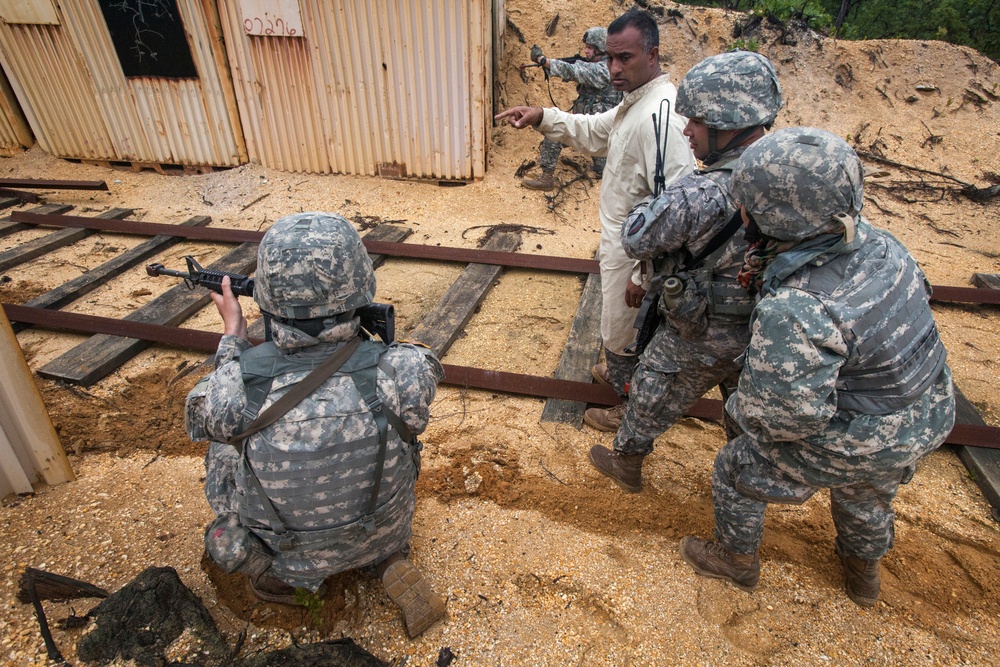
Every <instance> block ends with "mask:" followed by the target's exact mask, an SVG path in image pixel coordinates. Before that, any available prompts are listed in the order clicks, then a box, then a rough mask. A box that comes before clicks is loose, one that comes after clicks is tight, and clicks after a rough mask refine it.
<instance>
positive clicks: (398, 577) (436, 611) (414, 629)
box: [382, 556, 445, 639]
mask: <svg viewBox="0 0 1000 667" xmlns="http://www.w3.org/2000/svg"><path fill="white" fill-rule="evenodd" d="M388 560H390V563H389V565H388V566H387V567H386V568H385V570H384V571H383V572H382V585H383V586H384V587H385V592H386V593H388V594H389V598H390V599H392V601H393V602H395V603H396V606H397V607H399V610H400V611H402V612H403V622H404V623H405V624H406V632H407V634H408V635H410V639H413V638H414V637H417V636H418V635H420V634H421V633H423V631H424V630H426V629H427V628H429V627H431V626H432V625H434V624H435V623H437V622H438V620H440V619H441V618H442V617H443V616H444V609H445V601H444V599H442V598H441V596H440V595H438V594H437V593H435V592H434V590H433V589H432V588H431V585H430V583H429V582H428V581H427V579H426V578H424V575H423V574H421V573H420V570H418V569H417V567H416V566H415V565H414V564H413V563H411V562H410V561H408V560H406V558H403V557H402V556H392V557H390V559H388Z"/></svg>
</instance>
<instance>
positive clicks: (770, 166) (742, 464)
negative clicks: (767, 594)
mask: <svg viewBox="0 0 1000 667" xmlns="http://www.w3.org/2000/svg"><path fill="white" fill-rule="evenodd" d="M862 177H863V167H862V164H861V160H860V159H858V156H857V154H856V153H855V152H854V151H853V150H852V149H851V147H850V146H848V145H847V143H846V142H844V141H843V140H842V139H839V138H838V137H836V136H834V135H832V134H830V133H828V132H825V131H823V130H817V129H812V128H788V129H784V130H780V131H777V132H775V133H774V134H772V135H770V136H769V137H766V138H764V139H761V140H760V141H758V142H757V143H755V144H754V145H753V146H751V147H750V148H748V149H747V150H746V151H745V152H744V153H743V156H742V157H741V158H740V162H739V164H738V165H737V167H736V170H735V171H734V172H733V177H732V180H733V183H732V193H733V197H734V198H735V199H736V201H737V202H739V203H740V204H742V207H743V211H744V215H745V218H746V220H747V223H748V229H747V236H748V239H749V240H750V248H749V250H748V251H747V256H746V260H747V261H746V265H745V267H744V269H743V271H742V272H741V275H740V279H741V282H743V283H745V284H747V285H748V286H750V287H751V288H752V289H753V290H755V291H758V292H759V296H760V300H759V302H758V304H757V306H756V308H755V309H754V313H753V319H752V338H751V341H750V346H749V348H748V350H747V354H746V361H745V365H744V368H743V374H742V375H741V376H740V381H739V389H738V391H737V393H736V394H734V395H733V396H731V397H730V398H729V401H728V402H727V404H726V409H727V410H728V411H729V413H730V414H731V416H732V417H733V418H734V419H735V420H736V421H737V422H738V424H739V425H740V427H741V428H742V429H743V431H744V433H743V434H742V435H740V436H738V437H737V438H735V439H733V440H731V441H730V442H729V443H728V444H727V445H726V446H725V447H723V448H722V450H720V451H719V454H718V455H717V457H716V459H715V470H714V473H713V476H712V496H713V500H714V504H715V538H716V540H717V541H716V542H707V541H704V540H700V539H697V538H694V537H685V538H684V539H683V540H681V543H680V553H681V556H682V558H683V559H684V560H685V561H687V563H689V564H690V565H691V566H692V567H693V568H694V570H695V571H696V572H698V573H699V574H702V575H705V576H709V577H715V578H720V579H725V580H728V581H730V582H732V583H733V584H735V585H736V586H738V587H739V588H742V589H744V590H748V591H752V590H754V588H756V586H757V581H758V578H759V575H760V563H759V560H758V557H757V549H758V546H759V545H760V541H761V537H762V535H763V530H764V512H765V509H766V508H767V505H768V503H785V504H792V505H798V504H801V503H803V502H805V501H806V500H807V499H808V498H810V497H811V496H812V495H813V494H814V493H815V492H816V491H817V490H819V489H822V488H828V489H830V509H831V512H832V514H833V522H834V526H835V528H836V531H837V537H836V542H835V548H836V553H837V554H838V556H839V558H840V560H841V563H842V565H843V567H844V572H845V579H846V589H847V594H848V596H849V597H850V598H851V600H853V601H854V602H855V603H856V604H858V605H861V606H864V607H870V606H873V605H874V604H875V603H876V601H877V599H878V594H879V588H880V578H879V561H880V559H881V558H882V556H884V555H885V553H886V552H887V551H888V550H889V549H890V548H891V547H892V543H893V520H894V515H893V510H892V501H893V499H894V498H895V496H896V492H897V490H898V488H899V485H900V484H905V483H907V482H908V481H909V480H910V478H911V477H912V476H913V473H914V469H915V466H916V463H917V461H918V460H919V459H920V458H921V457H922V456H924V455H926V454H927V453H929V452H931V451H933V450H934V449H936V448H937V447H938V446H939V445H940V444H941V443H942V442H943V441H944V439H945V437H946V436H947V435H948V433H949V432H950V430H951V428H952V425H953V424H954V420H955V399H954V394H953V388H952V383H951V372H950V370H949V369H948V366H947V364H946V363H945V350H944V346H943V345H942V343H941V340H940V338H939V337H938V332H937V327H936V326H935V324H934V317H933V314H932V313H931V310H930V307H929V305H928V299H929V296H930V285H929V284H928V283H927V280H926V278H925V277H924V274H923V272H922V271H921V270H920V268H919V267H918V266H917V264H916V262H915V261H914V260H913V258H912V257H911V256H910V254H909V253H908V252H907V251H906V248H904V247H903V245H902V244H901V243H899V241H897V240H896V239H895V237H893V236H892V235H891V234H889V233H888V232H887V231H884V230H881V229H877V228H874V227H872V226H871V224H870V223H869V222H868V221H867V220H866V219H865V218H863V217H862V216H861V207H862V203H863V198H862V194H863V183H862Z"/></svg>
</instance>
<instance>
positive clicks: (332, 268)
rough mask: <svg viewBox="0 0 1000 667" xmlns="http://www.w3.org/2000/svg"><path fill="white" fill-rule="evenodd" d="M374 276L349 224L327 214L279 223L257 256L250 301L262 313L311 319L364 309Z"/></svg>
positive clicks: (371, 296)
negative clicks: (252, 296)
mask: <svg viewBox="0 0 1000 667" xmlns="http://www.w3.org/2000/svg"><path fill="white" fill-rule="evenodd" d="M374 298H375V271H374V270H373V269H372V263H371V259H369V257H368V253H367V252H366V251H365V247H364V244H363V243H362V242H361V237H360V236H358V233H357V231H355V229H354V227H353V226H351V223H350V222H348V221H347V220H345V219H344V218H343V217H341V216H339V215H334V214H331V213H296V214H294V215H287V216H285V217H283V218H279V219H278V220H277V221H275V223H274V224H273V225H272V226H271V228H270V229H268V230H267V233H266V234H264V239H263V240H262V241H261V244H260V248H259V249H258V252H257V271H256V273H255V274H254V300H255V301H256V302H257V305H258V306H260V309H261V310H262V311H264V312H265V313H269V314H271V315H274V316H275V317H281V318H286V319H300V320H306V319H313V318H317V317H326V316H328V315H336V314H338V313H343V312H346V311H348V310H352V309H354V308H359V307H361V306H366V305H368V304H370V303H371V302H372V300H373V299H374Z"/></svg>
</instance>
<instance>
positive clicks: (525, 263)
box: [10, 211, 600, 273]
mask: <svg viewBox="0 0 1000 667" xmlns="http://www.w3.org/2000/svg"><path fill="white" fill-rule="evenodd" d="M10 219H11V221H12V222H21V223H27V224H31V225H47V226H50V227H76V228H81V229H94V230H98V231H103V232H114V233H117V234H139V235H142V236H158V235H161V234H162V235H166V236H175V237H177V238H185V239H194V240H199V241H218V242H221V243H246V242H250V243H260V240H261V239H262V238H263V237H264V232H256V231H249V230H243V229H225V228H220V227H180V226H178V225H170V224H163V223H158V222H138V221H135V220H102V219H97V218H87V217H83V216H77V215H52V214H46V213H28V212H26V211H14V212H13V213H11V216H10ZM362 241H364V244H365V247H366V248H367V249H368V252H370V253H372V254H375V255H387V256H390V257H409V258H413V259H430V260H437V261H441V262H462V263H466V264H493V265H497V266H507V267H512V268H523V269H536V270H539V271H561V272H565V273H597V272H599V271H600V268H599V266H598V263H597V262H596V261H595V260H592V259H576V258H573V257H557V256H554V255H527V254H522V253H512V252H496V251H493V250H478V249H476V248H454V247H449V246H428V245H420V244H416V243H392V242H388V241H372V240H366V239H362Z"/></svg>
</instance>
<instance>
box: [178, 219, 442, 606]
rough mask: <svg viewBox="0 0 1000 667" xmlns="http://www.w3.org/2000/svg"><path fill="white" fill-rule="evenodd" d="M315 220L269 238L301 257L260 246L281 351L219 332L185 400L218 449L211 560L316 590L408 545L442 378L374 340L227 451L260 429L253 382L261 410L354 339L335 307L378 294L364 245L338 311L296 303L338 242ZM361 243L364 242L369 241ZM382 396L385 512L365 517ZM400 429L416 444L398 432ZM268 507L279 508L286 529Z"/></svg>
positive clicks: (260, 278)
mask: <svg viewBox="0 0 1000 667" xmlns="http://www.w3.org/2000/svg"><path fill="white" fill-rule="evenodd" d="M317 215H325V214H313V213H304V214H299V215H293V216H287V217H286V218H282V219H281V220H279V221H277V222H276V223H275V224H274V226H272V229H271V230H269V233H271V231H282V230H283V231H284V232H286V233H291V234H293V235H294V236H295V237H296V238H299V239H301V243H300V244H299V247H298V248H295V249H293V251H291V252H290V251H289V250H288V248H282V249H280V252H278V253H276V254H275V255H274V256H267V254H266V248H265V246H266V241H267V239H266V238H265V241H264V242H262V244H261V250H260V254H259V258H258V271H257V280H256V294H255V298H256V300H257V301H258V303H259V304H260V306H261V310H262V311H265V312H268V313H270V314H271V315H273V316H275V317H277V318H286V319H285V323H282V322H279V321H272V323H271V330H272V336H273V344H271V343H264V344H263V345H261V346H259V347H258V348H253V350H252V351H251V346H250V344H249V343H248V342H247V341H246V340H244V339H242V338H238V337H236V336H223V338H222V341H221V342H220V343H219V350H218V352H217V354H216V370H215V372H214V373H212V374H211V375H210V376H208V377H207V378H205V379H203V380H202V381H201V382H199V384H198V385H197V386H196V387H195V389H194V390H192V392H191V394H190V395H189V396H188V400H187V405H186V427H187V432H188V435H189V436H190V437H191V438H192V440H206V439H207V440H211V441H212V442H211V445H210V447H209V451H208V455H207V457H206V461H205V465H206V480H205V495H206V497H207V499H208V502H209V505H210V506H211V507H212V509H213V511H215V512H216V514H217V515H218V518H217V519H216V520H215V521H214V522H212V523H211V524H209V526H208V528H207V529H206V531H205V545H206V549H207V551H208V553H209V555H210V556H211V557H212V559H213V560H214V561H215V562H216V563H218V564H219V565H220V566H221V567H222V568H223V569H225V570H226V571H228V572H234V571H240V572H244V573H246V574H248V575H249V576H251V577H252V576H255V575H258V574H260V573H262V572H264V571H267V573H268V575H270V576H274V577H276V578H278V579H280V580H282V581H284V582H285V583H287V584H290V585H291V586H294V587H297V588H298V587H301V588H306V589H309V590H312V591H315V590H317V589H318V588H319V586H320V585H321V584H322V582H323V580H324V579H326V578H327V577H328V576H330V575H333V574H336V573H339V572H342V571H345V570H349V569H354V568H359V567H364V566H367V565H373V564H376V563H378V562H380V561H382V560H383V559H385V558H386V557H387V556H389V555H391V554H394V553H396V552H399V551H401V550H404V549H405V548H406V546H407V543H408V541H409V538H410V525H411V522H412V518H413V511H414V483H415V481H416V477H417V473H418V470H419V449H420V443H419V442H418V441H417V440H416V435H417V434H419V433H421V432H423V430H424V429H425V428H426V426H427V423H428V419H429V412H430V404H431V402H432V400H433V398H434V394H435V389H436V386H437V383H438V381H440V379H441V378H442V377H443V375H444V373H443V370H442V368H441V365H440V363H439V362H438V361H437V359H436V358H435V357H434V355H433V354H431V353H430V352H429V351H427V350H423V349H420V348H417V347H414V346H412V345H407V344H400V343H394V344H392V345H390V346H385V345H383V344H382V343H379V342H375V341H365V342H362V343H361V346H360V347H359V348H358V350H357V351H355V353H354V354H353V355H352V356H351V357H350V359H348V361H347V362H346V363H345V364H344V365H343V366H342V367H341V368H340V370H338V371H337V372H335V373H334V374H333V375H332V376H331V377H329V378H328V379H327V380H326V381H325V382H323V384H321V385H320V386H319V387H318V388H317V389H316V390H315V391H313V392H312V393H311V394H310V395H309V396H308V397H307V398H305V399H304V400H302V401H301V402H300V403H298V404H297V405H296V406H294V407H293V408H292V409H291V410H290V411H288V412H287V413H286V414H285V415H284V416H282V417H280V418H279V419H278V420H277V421H276V422H275V423H273V424H271V425H270V426H268V427H266V428H264V429H263V430H261V431H259V432H258V433H256V434H254V435H251V436H250V437H249V438H248V439H246V440H244V441H243V454H242V455H241V454H240V453H238V451H237V449H235V448H234V447H233V446H232V445H230V444H227V441H228V440H229V439H230V438H231V437H233V436H234V435H236V434H238V433H240V432H241V431H242V430H244V429H245V428H246V426H247V425H248V423H249V421H252V415H250V416H247V415H245V414H244V410H245V409H246V408H247V406H248V403H250V402H251V401H250V400H249V399H248V395H253V390H252V389H250V387H253V386H255V385H254V383H253V382H254V380H257V381H258V382H259V381H260V378H262V377H263V378H264V379H265V381H266V380H270V379H271V378H272V377H273V380H272V381H271V384H270V387H269V389H267V394H266V398H265V399H264V401H263V404H262V405H261V406H260V410H259V411H260V412H262V411H263V410H265V409H266V408H267V407H268V406H269V405H271V404H272V403H273V402H274V401H275V400H277V399H278V398H280V397H281V396H282V395H284V394H285V393H286V392H287V391H289V389H290V388H291V387H292V386H293V385H294V384H295V383H297V382H298V381H300V380H302V379H303V378H304V377H305V376H306V375H308V373H309V372H310V371H311V370H313V369H314V368H315V367H316V366H317V365H319V364H320V363H322V361H324V360H326V359H327V358H329V357H330V356H331V355H332V354H333V353H334V352H335V351H337V350H338V349H340V348H341V347H343V346H344V345H345V344H347V342H348V341H351V340H352V339H354V338H355V337H356V336H357V334H358V330H359V320H358V318H356V317H346V316H342V317H338V316H337V314H336V313H337V312H343V311H348V312H350V313H352V312H353V309H354V308H356V307H358V306H360V305H364V304H367V303H370V302H371V300H372V297H373V296H374V292H375V282H374V273H373V271H372V269H371V263H370V260H368V257H367V254H365V253H364V248H363V247H360V248H357V247H356V248H344V249H338V251H337V252H335V254H336V255H338V256H340V257H343V254H344V253H347V254H350V253H354V254H355V255H356V256H363V261H361V262H360V263H359V264H358V265H356V266H355V267H354V268H355V270H354V272H353V273H352V274H349V275H348V276H347V278H346V279H345V282H344V283H343V285H342V287H343V289H342V290H341V292H340V293H339V294H335V295H334V297H333V298H334V299H339V301H338V304H339V308H334V309H333V310H334V312H329V309H327V310H324V309H322V308H320V309H317V308H315V307H311V306H295V305H294V304H295V303H296V299H297V298H298V297H299V296H301V295H302V294H307V293H309V292H310V291H315V289H316V282H317V281H318V280H319V279H318V278H316V274H317V273H319V269H317V268H316V267H315V265H316V262H315V257H314V255H316V254H317V253H318V254H323V252H324V251H323V250H322V249H323V248H324V247H325V248H326V252H327V254H328V251H329V247H330V244H331V243H338V242H341V240H342V239H339V238H333V239H331V238H325V237H324V235H323V234H322V233H317V231H316V230H315V229H314V228H312V227H311V222H312V219H313V217H314V216H317ZM343 222H344V224H346V225H348V226H349V223H347V222H346V221H343ZM353 236H354V238H355V239H357V241H356V243H357V245H358V246H360V238H357V234H356V233H355V234H354V235H353ZM351 242H353V241H351ZM341 250H342V251H341ZM365 263H367V265H366V266H365V265H364V264H365ZM300 264H301V266H300ZM268 265H270V266H272V267H274V266H275V265H277V266H279V267H285V271H286V272H287V273H284V274H281V284H280V285H279V284H277V282H278V281H277V280H275V274H274V272H273V271H271V272H270V273H269V274H268V273H264V274H262V270H261V268H262V267H264V266H268ZM326 268H327V269H329V270H330V271H331V272H338V271H339V272H344V271H348V272H349V271H350V270H351V264H350V262H346V261H341V262H338V265H337V266H328V267H326ZM297 278H301V280H297ZM269 281H273V283H272V282H269ZM299 283H301V284H299ZM271 299H277V300H278V302H277V303H275V302H274V301H272V300H271ZM281 304H290V305H287V306H282V305H281ZM327 316H329V317H330V319H329V320H328V321H324V322H323V325H324V328H323V329H322V330H321V331H318V332H317V333H316V335H315V336H314V335H310V334H308V333H306V332H304V331H302V330H301V329H299V328H297V327H296V326H295V324H296V321H295V320H296V319H300V320H301V319H311V318H317V317H320V318H322V317H327ZM264 386H265V387H266V384H265V385H264ZM248 392H249V394H248ZM376 397H377V398H376ZM378 401H381V404H382V409H383V410H384V413H385V414H388V415H390V419H389V420H388V428H387V433H386V449H385V460H384V464H383V468H382V473H381V482H380V487H379V493H378V499H377V503H376V506H377V509H376V510H375V512H374V513H373V514H372V515H368V514H367V512H368V503H369V501H370V496H371V492H372V489H373V484H374V480H375V478H376V466H377V457H378V450H379V439H380V437H379V431H380V423H379V420H378V419H377V418H376V416H375V413H373V409H372V404H373V403H377V402H378ZM393 415H394V416H397V417H398V421H396V422H394V420H393V418H392V416H393ZM400 422H401V424H400ZM401 430H402V431H407V430H408V431H409V434H410V435H412V436H413V437H412V438H407V437H402V434H401V432H400V431H401ZM254 478H256V480H255V479H254ZM257 481H259V487H258V485H257ZM261 491H263V493H265V494H266V499H264V498H262V497H261V495H260V492H261ZM267 505H270V506H271V507H272V508H273V511H275V512H276V513H277V516H278V517H279V522H280V524H281V525H280V527H279V526H276V525H275V521H274V520H273V519H272V517H271V515H270V512H269V509H268V507H267ZM268 568H270V569H269V570H268Z"/></svg>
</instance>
